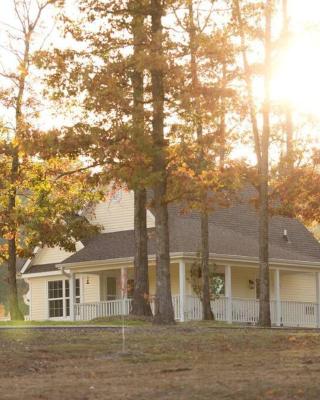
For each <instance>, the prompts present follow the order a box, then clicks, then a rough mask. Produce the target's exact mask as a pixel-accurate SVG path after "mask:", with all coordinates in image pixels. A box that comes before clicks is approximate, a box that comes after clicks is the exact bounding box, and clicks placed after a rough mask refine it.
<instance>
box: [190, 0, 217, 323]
mask: <svg viewBox="0 0 320 400" xmlns="http://www.w3.org/2000/svg"><path fill="white" fill-rule="evenodd" d="M188 4H189V40H190V55H191V63H190V67H191V81H192V82H191V83H192V91H193V94H192V96H193V100H194V107H195V114H196V131H197V139H198V141H199V147H200V151H199V165H200V168H199V174H201V173H202V166H201V164H202V162H203V161H202V160H203V147H202V146H203V143H202V120H201V112H200V108H201V106H200V102H199V81H198V68H197V56H196V49H197V43H196V28H195V24H194V15H193V0H189V2H188ZM200 202H201V211H200V214H201V217H200V218H201V252H200V257H201V277H202V278H201V282H202V285H201V286H202V287H201V299H202V318H203V319H204V320H213V319H214V317H213V313H212V310H211V306H210V284H209V219H208V211H207V193H206V192H203V193H202V194H201V199H200Z"/></svg>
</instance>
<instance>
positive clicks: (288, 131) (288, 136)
mask: <svg viewBox="0 0 320 400" xmlns="http://www.w3.org/2000/svg"><path fill="white" fill-rule="evenodd" d="M282 21H283V22H282V40H283V45H284V46H285V48H287V46H288V44H289V38H290V24H289V23H290V19H289V12H288V0H282ZM284 114H285V115H284V117H285V123H284V131H285V143H286V164H287V171H288V172H289V173H290V170H292V167H293V162H294V154H293V151H294V149H293V130H294V127H293V112H292V107H291V104H290V100H289V99H288V100H287V101H286V104H285V105H284Z"/></svg>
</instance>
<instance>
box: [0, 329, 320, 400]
mask: <svg viewBox="0 0 320 400" xmlns="http://www.w3.org/2000/svg"><path fill="white" fill-rule="evenodd" d="M0 399H1V400H5V399H22V400H29V399H32V400H38V399H41V400H47V399H48V400H49V399H50V400H51V399H54V400H64V399H66V400H73V399H79V400H80V399H81V400H86V399H87V400H91V399H112V400H118V399H121V400H122V399H132V400H133V399H139V400H144V399H147V400H159V399H174V400H178V399H192V400H196V399H201V400H203V399H210V400H217V399H236V400H244V399H245V400H250V399H277V400H281V399H287V400H289V399H290V400H293V399H308V400H311V399H317V400H319V399H320V334H319V333H317V332H312V331H309V332H306V331H299V332H297V331H278V330H258V329H228V328H220V329H213V326H212V325H210V324H198V325H192V324H191V325H188V324H185V325H182V326H181V325H179V326H175V327H170V328H156V327H152V326H146V327H131V328H129V329H128V330H127V332H126V349H125V352H124V353H122V350H121V330H119V329H115V330H111V331H110V330H109V331H106V330H99V329H98V328H97V329H90V330H88V329H81V328H78V329H77V330H68V329H64V330H58V329H57V330H49V331H39V330H26V329H22V330H21V329H20V330H10V331H1V330H0Z"/></svg>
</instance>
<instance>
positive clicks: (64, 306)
mask: <svg viewBox="0 0 320 400" xmlns="http://www.w3.org/2000/svg"><path fill="white" fill-rule="evenodd" d="M52 282H62V297H49V296H50V288H49V286H50V284H51V283H52ZM66 282H68V286H67V284H66ZM75 283H76V296H75V302H76V303H80V302H81V293H82V290H81V279H80V278H76V282H75ZM67 291H68V296H67ZM77 292H78V293H77ZM61 300H62V315H61V316H55V317H51V316H50V302H53V301H61ZM67 300H69V305H70V280H69V279H50V280H48V281H47V307H48V311H47V315H48V319H50V320H63V319H68V318H70V307H67ZM68 308H69V312H68Z"/></svg>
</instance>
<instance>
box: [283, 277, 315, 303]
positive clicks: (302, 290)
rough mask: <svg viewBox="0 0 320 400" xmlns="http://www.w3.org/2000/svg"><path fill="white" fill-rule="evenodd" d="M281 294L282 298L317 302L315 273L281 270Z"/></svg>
mask: <svg viewBox="0 0 320 400" xmlns="http://www.w3.org/2000/svg"><path fill="white" fill-rule="evenodd" d="M280 296H281V300H291V301H300V302H315V301H316V284H315V275H314V274H313V273H304V274H303V273H301V272H300V273H299V272H297V273H294V272H281V274H280Z"/></svg>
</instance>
